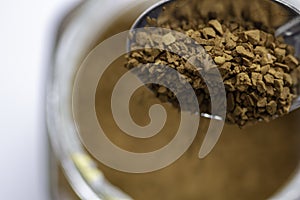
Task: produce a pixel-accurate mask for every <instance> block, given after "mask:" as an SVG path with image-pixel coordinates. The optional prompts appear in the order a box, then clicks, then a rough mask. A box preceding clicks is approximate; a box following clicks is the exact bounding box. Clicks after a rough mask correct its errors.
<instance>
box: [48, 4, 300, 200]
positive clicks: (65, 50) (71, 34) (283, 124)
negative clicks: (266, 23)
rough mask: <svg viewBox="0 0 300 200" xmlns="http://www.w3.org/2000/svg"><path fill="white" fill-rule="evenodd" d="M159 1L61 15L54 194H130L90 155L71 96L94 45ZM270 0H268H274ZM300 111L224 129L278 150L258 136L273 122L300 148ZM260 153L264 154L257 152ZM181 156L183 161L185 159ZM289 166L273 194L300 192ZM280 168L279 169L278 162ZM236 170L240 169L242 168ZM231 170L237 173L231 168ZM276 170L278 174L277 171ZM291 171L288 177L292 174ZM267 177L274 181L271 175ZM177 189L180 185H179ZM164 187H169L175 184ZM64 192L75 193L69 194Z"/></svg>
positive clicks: (53, 115)
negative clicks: (268, 121)
mask: <svg viewBox="0 0 300 200" xmlns="http://www.w3.org/2000/svg"><path fill="white" fill-rule="evenodd" d="M158 1H159V0H150V1H149V0H148V1H137V0H126V1H124V0H117V1H114V3H113V4H112V3H111V1H108V0H103V1H98V0H89V1H84V2H82V3H81V4H80V5H78V7H76V8H75V9H74V10H73V11H72V12H70V13H69V14H68V15H67V16H66V17H65V19H64V20H63V21H62V23H61V26H60V27H59V29H58V31H57V37H56V40H55V45H54V48H53V55H52V60H51V61H52V62H51V69H50V71H49V79H48V87H47V125H48V132H49V136H50V140H51V147H52V152H53V155H54V156H53V157H52V159H51V162H52V163H53V165H51V170H52V173H53V175H52V177H51V178H53V180H52V188H53V191H54V193H55V194H54V198H57V199H93V200H94V199H131V197H129V195H128V194H126V193H125V192H123V191H122V190H121V189H119V187H120V186H118V187H116V186H115V185H117V184H116V183H114V184H111V183H110V182H109V181H108V180H107V179H106V178H105V177H106V173H105V172H107V171H109V170H107V169H104V168H103V169H104V171H105V172H102V171H101V170H100V168H99V165H100V164H99V162H98V161H97V160H96V159H94V157H93V155H91V154H90V152H88V151H87V149H86V147H85V146H84V145H83V144H82V140H81V138H80V136H79V134H78V127H77V126H76V120H75V119H74V107H73V106H72V98H73V93H74V84H75V77H76V75H77V73H78V71H79V67H80V65H81V64H82V62H84V61H85V59H86V57H87V55H89V53H90V52H91V50H92V49H93V48H95V46H96V45H97V44H99V43H101V42H102V41H104V40H105V39H107V38H109V37H111V36H113V35H115V34H118V33H120V32H122V31H126V30H128V29H129V28H130V26H131V25H132V24H133V22H134V21H135V19H136V18H137V17H138V16H139V15H140V14H141V13H142V12H143V11H144V10H146V9H147V8H149V7H150V6H151V5H153V4H154V3H156V2H158ZM266 2H268V3H270V2H271V1H266ZM281 3H282V2H281ZM282 5H287V6H288V7H289V9H290V12H291V13H293V14H294V15H295V14H298V15H299V14H300V10H299V9H297V8H295V7H293V6H291V5H290V4H287V3H286V2H283V4H282ZM285 22H286V21H281V22H280V23H285ZM280 25H281V24H280ZM124 44H125V43H124ZM100 95H101V94H100ZM120 98H122V97H120ZM299 117H300V112H299V111H296V112H295V113H291V114H290V115H289V116H287V117H286V119H278V120H277V121H275V122H271V125H258V126H257V127H251V128H249V129H247V130H239V129H236V128H232V127H227V126H226V127H225V128H224V131H225V132H231V130H232V132H234V134H235V133H237V132H241V133H242V134H247V133H252V135H256V138H251V137H250V136H249V138H248V139H249V141H250V142H249V143H247V142H246V143H245V144H246V145H245V146H244V148H245V149H247V148H250V149H251V148H255V145H266V144H267V145H272V146H273V148H274V145H275V146H276V145H278V151H281V150H284V149H285V148H286V147H282V148H281V147H280V145H282V143H280V142H279V143H277V142H270V143H268V142H266V140H267V139H268V138H269V139H270V138H272V137H271V136H266V137H260V136H259V135H258V134H264V132H265V131H268V130H269V128H270V127H274V128H273V129H272V131H274V137H277V139H278V141H280V140H283V139H284V136H283V134H284V132H292V133H290V134H292V136H291V135H289V136H287V137H291V138H293V139H294V143H291V141H287V142H283V143H284V145H285V146H288V145H294V146H293V147H292V148H293V150H294V151H297V150H298V149H297V148H296V147H297V145H299V144H300V140H299V141H298V139H299V138H298V136H297V134H296V133H297V132H298V133H299V128H300V126H299V125H298V124H299V123H297V120H298V119H300V118H299ZM276 123H277V125H276ZM278 124H279V125H278ZM243 132H245V133H243ZM258 132H259V133H258ZM266 134H267V133H266ZM287 134H288V133H287ZM268 135H270V134H268ZM231 137H234V136H228V134H227V136H224V137H221V139H220V144H222V141H227V142H223V143H224V145H223V146H225V147H226V145H230V146H231V145H232V146H234V145H235V144H234V142H233V143H232V142H229V140H231V139H230V138H231ZM239 137H241V136H239ZM253 137H254V136H253ZM251 140H252V143H251ZM255 140H258V141H255ZM237 141H244V138H243V139H241V138H240V139H239V140H237ZM264 142H265V143H264ZM256 143H257V144H256ZM260 143H261V144H260ZM247 145H248V146H247ZM225 147H222V148H221V149H219V150H218V149H217V150H216V152H215V154H222V151H223V150H224V148H225ZM216 148H218V147H216ZM265 148H268V146H265ZM225 149H226V148H225ZM227 149H228V148H227ZM258 149H261V150H260V151H257V153H259V152H260V153H262V152H268V151H267V150H265V149H264V148H263V147H262V146H260V147H258ZM274 149H276V148H274ZM236 150H238V151H241V150H243V147H242V146H239V147H238V148H232V150H231V152H234V151H236ZM233 154H234V153H233ZM299 155H300V154H299ZM249 156H253V154H251V155H250V154H249ZM256 156H258V157H259V156H260V155H259V154H257V155H256ZM272 156H273V157H274V155H272ZM289 156H290V157H291V158H293V159H295V158H296V157H297V156H298V154H297V153H294V154H293V155H290V154H286V155H285V154H284V152H283V153H282V152H281V153H280V152H279V153H278V159H279V160H280V159H281V161H282V162H285V161H286V159H287V160H288V158H289ZM217 157H218V158H219V159H221V158H224V162H226V156H225V155H219V156H217ZM239 158H240V157H238V159H239ZM284 158H285V159H284ZM209 159H210V158H209V156H208V158H207V160H209ZM261 159H263V158H261ZM266 160H268V159H266ZM180 162H183V161H182V160H181V161H180ZM208 162H209V161H208ZM241 162H242V161H241ZM262 162H263V161H262ZM237 163H238V162H237ZM275 163H276V162H275ZM292 163H293V162H292ZM287 165H292V164H287ZM57 166H59V167H57ZM243 166H244V165H241V167H243ZM227 167H228V168H229V167H230V166H229V165H228V166H227ZM225 169H226V168H225ZM289 169H290V170H291V171H290V172H289V173H290V176H287V175H284V176H282V179H283V180H285V181H284V182H286V183H282V185H280V186H276V187H277V188H276V189H277V192H276V194H274V195H273V196H272V197H270V198H271V199H299V198H300V191H299V190H298V188H299V186H300V173H298V170H297V167H295V165H293V167H290V168H289ZM270 170H271V169H270ZM277 170H279V171H280V168H278V169H277ZM245 171H246V170H245ZM275 171H276V170H275ZM276 172H277V171H276ZM238 173H240V171H239V172H238ZM150 175H151V174H150ZM154 176H155V175H154ZM175 176H176V175H175ZM233 176H237V175H236V174H233ZM247 176H249V177H248V179H251V177H252V175H251V172H249V174H248V175H247ZM278 176H280V175H279V174H278ZM55 177H58V178H55ZM123 177H126V176H123ZM288 177H290V178H289V179H288ZM117 180H118V179H115V180H114V181H117ZM229 180H230V179H229ZM256 181H258V180H256ZM269 181H271V179H270V180H269ZM254 182H255V181H254ZM229 184H230V183H229ZM266 184H269V183H266ZM67 185H69V186H70V188H69V189H67V190H65V192H64V194H63V195H62V194H61V192H59V191H62V189H61V188H62V187H64V186H66V187H68V186H67ZM224 187H225V186H224ZM249 187H251V186H249ZM174 189H175V190H177V189H179V188H174ZM166 192H168V193H171V192H172V190H170V191H166ZM173 192H174V191H173ZM66 193H73V194H72V195H71V196H68V195H67V194H66ZM174 193H175V192H174ZM161 195H162V194H161ZM162 196H163V195H162ZM190 198H191V197H190ZM241 198H242V196H241Z"/></svg>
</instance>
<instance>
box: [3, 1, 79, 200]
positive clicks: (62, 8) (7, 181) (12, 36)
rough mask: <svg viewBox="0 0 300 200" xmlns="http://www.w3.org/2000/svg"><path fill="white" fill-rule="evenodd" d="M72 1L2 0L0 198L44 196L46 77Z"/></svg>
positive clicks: (32, 199)
mask: <svg viewBox="0 0 300 200" xmlns="http://www.w3.org/2000/svg"><path fill="white" fill-rule="evenodd" d="M75 2H78V0H63V1H62V0H51V1H46V0H40V1H39V0H26V1H21V0H19V1H17V0H13V1H2V4H1V7H0V27H1V28H0V58H1V65H0V70H1V71H0V134H1V139H0V198H1V199H7V200H19V199H25V200H27V199H28V200H44V199H48V196H47V184H48V183H47V180H46V178H47V164H46V161H47V157H46V156H47V153H46V133H45V129H44V119H43V118H44V114H43V109H44V108H43V107H44V105H43V98H44V97H43V93H44V91H43V89H44V85H45V83H44V82H45V81H44V77H45V76H46V68H47V56H48V55H49V50H50V48H51V46H50V45H51V38H52V37H53V33H54V28H55V27H56V24H57V23H58V21H59V19H60V18H61V16H62V14H63V13H65V12H66V11H67V10H68V8H69V7H70V5H72V4H74V3H75Z"/></svg>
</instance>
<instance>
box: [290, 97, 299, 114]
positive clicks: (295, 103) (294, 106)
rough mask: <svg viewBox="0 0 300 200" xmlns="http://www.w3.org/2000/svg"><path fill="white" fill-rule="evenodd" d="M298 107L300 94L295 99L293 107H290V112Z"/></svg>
mask: <svg viewBox="0 0 300 200" xmlns="http://www.w3.org/2000/svg"><path fill="white" fill-rule="evenodd" d="M298 108H300V96H298V97H297V98H296V99H295V100H294V102H293V104H292V106H291V108H290V112H292V111H294V110H296V109H298Z"/></svg>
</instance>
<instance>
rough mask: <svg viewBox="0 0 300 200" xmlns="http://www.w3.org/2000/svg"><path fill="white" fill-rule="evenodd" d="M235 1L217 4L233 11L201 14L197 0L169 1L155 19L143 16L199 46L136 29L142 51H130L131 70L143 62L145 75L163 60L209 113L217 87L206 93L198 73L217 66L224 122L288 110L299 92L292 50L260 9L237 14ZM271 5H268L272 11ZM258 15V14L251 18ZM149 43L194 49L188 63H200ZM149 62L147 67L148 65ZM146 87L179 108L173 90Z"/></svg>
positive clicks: (187, 50)
mask: <svg viewBox="0 0 300 200" xmlns="http://www.w3.org/2000/svg"><path fill="white" fill-rule="evenodd" d="M187 2H188V3H187ZM203 2H206V1H203ZM226 2H227V1H226ZM237 2H239V3H240V5H239V3H237V4H235V5H234V6H233V7H232V5H226V3H224V5H222V6H223V7H224V8H228V7H230V6H231V9H233V10H234V8H236V9H235V10H236V11H235V12H233V14H232V13H231V15H230V14H226V12H224V10H223V9H224V8H222V9H221V7H219V8H220V10H219V11H218V9H217V10H216V11H215V12H208V13H203V10H205V9H203V7H201V9H198V10H197V9H196V8H198V7H199V8H200V5H199V4H201V3H199V2H198V1H180V2H179V3H176V4H171V5H168V6H167V7H165V8H164V10H163V11H162V14H161V15H159V17H158V18H157V19H155V18H148V26H154V27H162V28H168V29H173V30H176V31H179V32H181V33H184V34H185V35H186V36H188V37H189V38H191V39H192V40H193V41H195V42H196V43H197V44H200V45H201V46H202V47H203V50H201V49H199V48H192V49H191V48H189V45H188V44H190V43H192V42H191V41H187V40H186V39H185V38H181V37H178V36H177V35H174V34H172V33H166V34H163V33H162V32H159V31H157V32H155V31H147V29H145V31H144V32H137V33H136V34H135V35H134V36H133V37H132V38H131V39H132V41H131V46H132V47H133V48H135V49H138V48H144V50H136V51H133V52H131V53H130V55H129V56H128V62H127V64H126V67H127V68H128V69H132V68H136V67H140V66H141V65H143V66H142V67H144V68H143V70H142V71H145V70H148V71H147V73H144V74H146V75H145V76H151V74H154V73H155V72H157V71H159V70H161V69H160V67H159V65H162V64H163V65H168V66H170V67H171V68H173V69H175V70H177V71H178V72H179V73H180V74H181V76H182V77H183V78H185V79H186V80H187V81H188V82H189V83H190V84H191V85H192V87H193V89H194V90H195V93H196V94H197V96H198V101H199V105H200V111H201V112H202V113H210V112H211V104H210V98H212V97H217V96H216V95H218V94H219V92H218V86H217V85H216V86H215V90H214V92H212V93H211V91H210V92H209V91H208V89H207V82H205V81H204V78H203V76H201V75H200V74H203V73H199V72H200V71H201V72H205V73H204V74H209V72H210V70H211V69H213V68H214V67H217V68H218V70H219V71H220V74H221V76H222V79H223V83H224V85H225V90H226V95H227V116H226V121H227V122H229V123H234V124H237V125H239V126H241V127H242V126H244V125H246V124H252V123H255V122H257V121H259V120H263V121H270V120H271V119H274V118H275V117H278V116H282V115H284V114H287V113H288V112H289V110H290V107H291V104H292V101H293V100H294V98H295V97H296V95H298V93H297V86H298V79H299V74H300V67H299V60H298V59H297V58H296V57H294V48H293V47H292V46H290V45H287V44H285V42H284V40H283V38H282V37H274V30H275V29H274V27H275V26H278V25H279V22H278V20H277V21H276V20H275V21H274V20H273V19H272V20H270V19H266V17H264V15H263V14H262V13H261V10H260V9H257V10H256V12H255V15H254V14H251V12H250V11H251V9H252V10H253V6H249V8H248V9H246V11H248V14H247V12H245V9H244V10H242V11H243V12H241V11H240V12H238V10H239V9H241V8H239V9H238V7H242V6H244V5H243V4H241V2H240V1H237ZM255 2H256V1H255ZM211 3H212V2H211ZM254 5H256V4H255V3H254ZM202 6H204V7H205V3H202ZM226 6H227V7H226ZM276 8H277V7H274V8H273V12H275V11H274V10H276ZM253 11H254V10H253ZM259 13H261V17H260V18H257V17H255V16H257V15H259ZM281 18H284V17H282V16H281ZM153 46H159V47H164V49H170V50H171V49H178V50H179V51H181V52H182V54H183V55H185V54H190V53H191V52H193V55H195V58H194V62H193V63H195V62H196V63H197V62H198V63H201V64H200V65H199V66H194V65H192V64H191V63H189V62H188V61H187V59H186V57H185V56H179V55H177V54H175V53H172V52H169V51H163V50H160V49H152V48H151V47H153ZM210 60H212V61H213V62H214V63H215V66H211V65H209V66H208V65H207V63H211V61H210ZM149 64H151V66H152V67H147V65H148V66H149ZM153 65H154V66H157V67H153ZM139 76H142V75H141V74H140V75H139ZM161 77H162V78H164V79H168V80H169V81H172V77H170V76H168V75H166V74H162V75H161ZM209 79H210V80H209V81H211V82H213V81H214V80H211V77H209ZM205 80H206V79H205ZM149 87H150V88H151V89H152V90H153V91H155V93H156V95H157V96H158V97H159V99H161V100H162V101H169V102H172V103H173V104H174V105H175V106H176V107H178V102H177V99H176V95H174V91H172V92H171V91H170V90H169V89H168V88H164V87H163V86H160V85H155V84H151V85H149ZM182 91H184V89H182ZM182 91H177V93H181V92H182ZM186 102H187V103H188V102H189V100H188V99H187V100H186ZM220 106H222V105H220Z"/></svg>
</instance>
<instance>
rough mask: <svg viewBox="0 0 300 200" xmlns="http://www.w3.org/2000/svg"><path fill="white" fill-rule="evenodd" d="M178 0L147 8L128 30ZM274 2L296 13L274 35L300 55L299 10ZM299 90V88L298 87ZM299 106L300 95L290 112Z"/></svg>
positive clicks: (278, 0) (169, 0) (204, 114)
mask: <svg viewBox="0 0 300 200" xmlns="http://www.w3.org/2000/svg"><path fill="white" fill-rule="evenodd" d="M176 1H178V0H162V1H159V2H157V3H156V4H154V5H153V6H151V7H150V8H148V9H147V10H146V11H145V12H144V13H142V14H141V15H140V16H139V17H138V18H137V20H136V21H135V22H134V23H133V25H132V27H131V29H130V30H134V29H137V28H143V27H145V26H146V25H147V18H148V17H151V18H158V16H159V15H160V13H161V12H162V10H163V8H164V6H166V5H167V4H170V3H174V2H176ZM274 2H277V3H280V4H281V5H282V6H283V7H285V8H288V9H291V10H293V11H295V12H297V13H298V16H297V17H295V18H293V19H292V20H290V21H289V22H287V23H285V24H284V25H282V26H280V27H279V28H278V29H277V30H276V32H275V36H276V37H277V36H283V37H284V39H285V42H286V43H287V44H290V45H292V46H294V47H295V56H298V57H299V56H300V11H299V10H297V9H295V8H294V7H293V6H291V5H289V4H288V3H287V2H284V1H281V0H274ZM130 44H131V43H130V41H129V40H128V41H127V49H128V50H130V49H131V47H130ZM299 92H300V88H299ZM299 107H300V95H299V96H298V97H297V98H295V100H294V101H293V103H292V105H291V108H290V112H292V111H294V110H296V109H298V108H299ZM201 116H203V117H206V118H211V119H217V120H220V119H222V118H220V117H218V116H212V115H210V114H207V113H201Z"/></svg>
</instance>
